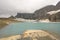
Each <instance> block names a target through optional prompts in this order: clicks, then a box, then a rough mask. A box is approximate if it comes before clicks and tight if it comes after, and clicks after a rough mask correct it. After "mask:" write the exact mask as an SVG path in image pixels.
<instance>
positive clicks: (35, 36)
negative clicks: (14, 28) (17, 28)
mask: <svg viewBox="0 0 60 40" xmlns="http://www.w3.org/2000/svg"><path fill="white" fill-rule="evenodd" d="M0 40H59V39H58V38H56V37H55V36H54V35H52V34H51V33H49V32H46V31H43V30H27V31H25V32H24V33H23V34H22V35H15V36H10V37H7V38H1V39H0Z"/></svg>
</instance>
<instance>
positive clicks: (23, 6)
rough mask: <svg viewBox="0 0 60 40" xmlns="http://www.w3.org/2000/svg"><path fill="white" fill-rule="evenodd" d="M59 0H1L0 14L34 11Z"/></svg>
mask: <svg viewBox="0 0 60 40" xmlns="http://www.w3.org/2000/svg"><path fill="white" fill-rule="evenodd" d="M58 1H59V0H53V1H52V0H0V15H6V14H8V15H16V13H17V12H34V11H35V10H37V9H40V8H42V7H44V6H46V5H51V4H54V5H55V4H56V3H57V2H58Z"/></svg>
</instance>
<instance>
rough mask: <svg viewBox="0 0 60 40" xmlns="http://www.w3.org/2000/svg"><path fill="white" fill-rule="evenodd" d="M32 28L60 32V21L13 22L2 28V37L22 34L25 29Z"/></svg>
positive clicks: (0, 30)
mask: <svg viewBox="0 0 60 40" xmlns="http://www.w3.org/2000/svg"><path fill="white" fill-rule="evenodd" d="M31 29H38V30H47V31H50V32H54V33H57V34H60V23H33V22H21V23H12V24H9V25H8V26H6V27H4V28H3V29H0V37H3V36H7V35H15V34H21V33H22V32H24V31H25V30H31Z"/></svg>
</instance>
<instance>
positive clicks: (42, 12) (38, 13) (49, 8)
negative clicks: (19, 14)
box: [35, 2, 60, 19]
mask: <svg viewBox="0 0 60 40" xmlns="http://www.w3.org/2000/svg"><path fill="white" fill-rule="evenodd" d="M59 9H60V2H58V3H57V4H56V6H55V5H48V6H45V7H43V8H41V9H39V10H36V11H35V16H36V17H37V18H39V19H45V18H47V17H48V15H47V14H46V13H47V12H50V11H56V10H59Z"/></svg>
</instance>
